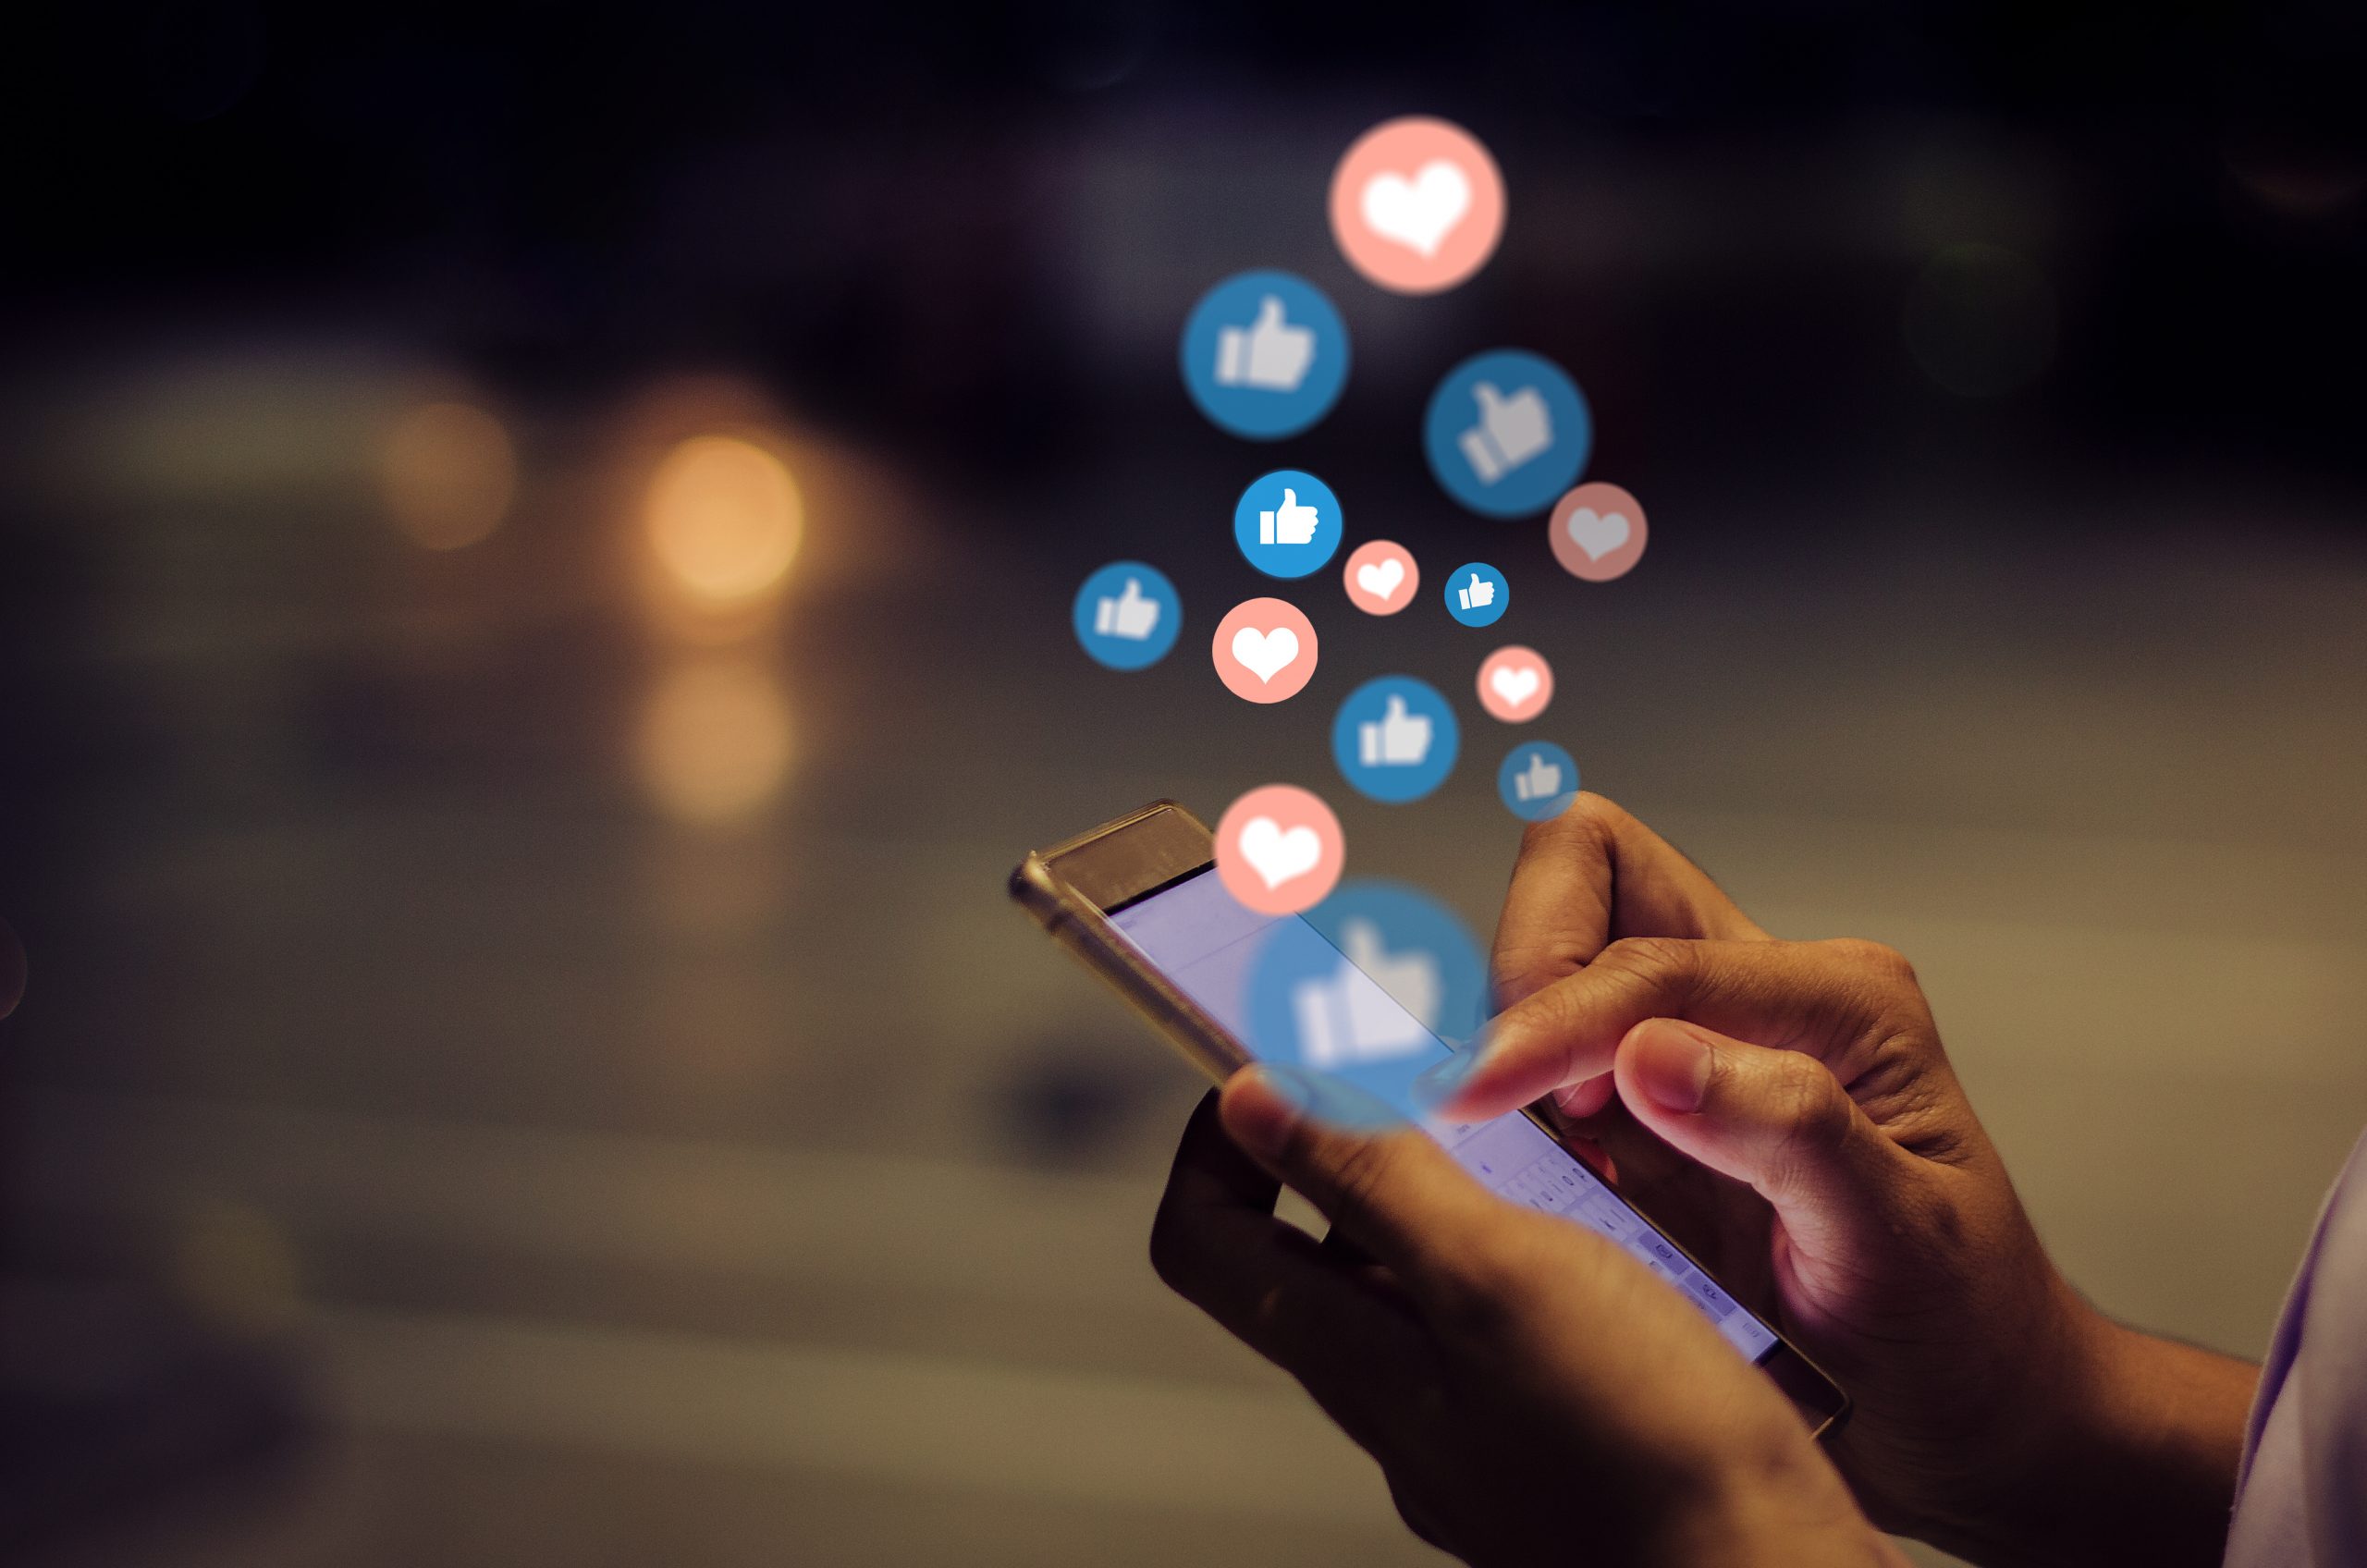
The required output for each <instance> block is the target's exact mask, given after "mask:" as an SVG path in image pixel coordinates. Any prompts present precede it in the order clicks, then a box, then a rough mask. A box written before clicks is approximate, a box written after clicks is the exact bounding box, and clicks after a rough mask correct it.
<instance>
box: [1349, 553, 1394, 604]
mask: <svg viewBox="0 0 2367 1568" xmlns="http://www.w3.org/2000/svg"><path fill="white" fill-rule="evenodd" d="M1404 581H1405V563H1404V561H1401V560H1398V559H1396V558H1395V557H1391V558H1390V559H1388V560H1385V561H1371V562H1367V564H1365V565H1363V566H1360V567H1358V568H1356V586H1357V587H1359V588H1361V589H1363V590H1364V591H1365V592H1366V593H1367V594H1371V595H1372V596H1373V597H1374V598H1376V599H1379V600H1380V601H1381V602H1382V603H1384V604H1386V603H1387V602H1388V601H1389V600H1391V599H1392V598H1394V597H1395V596H1396V594H1397V589H1398V585H1399V584H1401V583H1403V582H1404Z"/></svg>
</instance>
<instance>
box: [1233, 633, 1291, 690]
mask: <svg viewBox="0 0 2367 1568" xmlns="http://www.w3.org/2000/svg"><path fill="white" fill-rule="evenodd" d="M1233 657H1234V658H1235V659H1236V660H1238V661H1240V663H1241V664H1242V665H1244V666H1245V667H1246V668H1247V669H1248V671H1249V673H1250V674H1252V675H1254V676H1256V677H1257V679H1258V680H1266V681H1270V680H1273V679H1274V677H1276V676H1277V675H1280V674H1281V673H1282V671H1283V670H1285V669H1288V668H1290V667H1291V661H1293V660H1294V659H1295V658H1297V657H1298V633H1297V632H1295V631H1292V630H1291V629H1290V628H1289V627H1287V626H1277V627H1275V628H1274V629H1273V630H1272V631H1258V630H1257V628H1256V627H1254V626H1245V627H1243V628H1242V629H1241V630H1240V631H1236V632H1234V633H1233Z"/></svg>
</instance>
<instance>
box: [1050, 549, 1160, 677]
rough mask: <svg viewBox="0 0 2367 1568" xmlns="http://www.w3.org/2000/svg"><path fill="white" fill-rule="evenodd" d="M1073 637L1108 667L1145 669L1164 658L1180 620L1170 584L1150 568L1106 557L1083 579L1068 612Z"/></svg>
mask: <svg viewBox="0 0 2367 1568" xmlns="http://www.w3.org/2000/svg"><path fill="white" fill-rule="evenodd" d="M1069 619H1071V621H1072V622H1073V623H1074V625H1075V627H1076V640H1077V643H1079V645H1081V646H1082V647H1083V648H1084V649H1085V652H1086V653H1087V654H1089V655H1092V656H1093V658H1094V660H1095V661H1096V662H1097V663H1099V664H1104V665H1107V666H1109V667H1110V668H1111V669H1145V668H1149V667H1150V666H1152V665H1155V664H1157V663H1158V662H1159V660H1161V659H1163V658H1165V657H1166V656H1167V650H1168V649H1170V648H1172V647H1173V646H1175V633H1176V632H1177V631H1180V630H1182V627H1183V623H1184V601H1183V600H1181V599H1179V598H1177V597H1176V596H1175V584H1173V583H1172V582H1169V581H1167V574H1166V573H1165V572H1163V571H1161V570H1159V569H1158V568H1157V567H1155V566H1145V565H1143V563H1142V562H1140V561H1112V562H1110V564H1109V565H1108V566H1105V567H1103V568H1102V569H1101V570H1099V571H1097V572H1095V573H1094V574H1093V575H1092V576H1091V577H1088V578H1086V579H1085V586H1084V587H1082V588H1080V589H1078V590H1077V591H1076V605H1075V607H1074V608H1073V610H1072V611H1071V612H1070V618H1069Z"/></svg>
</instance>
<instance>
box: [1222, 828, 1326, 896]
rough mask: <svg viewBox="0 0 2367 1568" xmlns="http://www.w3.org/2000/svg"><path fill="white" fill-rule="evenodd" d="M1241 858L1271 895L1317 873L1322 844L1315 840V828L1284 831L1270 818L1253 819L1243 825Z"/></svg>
mask: <svg viewBox="0 0 2367 1568" xmlns="http://www.w3.org/2000/svg"><path fill="white" fill-rule="evenodd" d="M1236 842H1237V843H1238V844H1239V845H1240V846H1241V858H1242V859H1244V860H1245V861H1247V862H1248V863H1249V869H1250V870H1252V871H1254V872H1256V873H1257V876H1258V878H1259V879H1260V880H1261V881H1263V882H1264V883H1265V884H1266V888H1267V890H1268V891H1269V892H1270V891H1272V890H1273V889H1274V888H1279V887H1281V886H1282V884H1283V883H1285V882H1287V881H1289V880H1290V879H1291V878H1292V877H1294V876H1306V874H1307V873H1308V872H1310V871H1313V870H1314V869H1315V863H1316V862H1317V861H1319V860H1321V859H1322V858H1323V840H1322V839H1318V838H1317V837H1316V836H1315V829H1314V828H1312V827H1294V828H1292V829H1291V830H1290V831H1289V832H1287V833H1285V832H1283V831H1282V824H1281V823H1279V822H1276V821H1275V820H1274V819H1273V818H1272V817H1270V816H1253V817H1251V818H1250V819H1249V820H1248V821H1247V822H1246V823H1245V824H1243V826H1242V829H1241V837H1240V838H1239V839H1237V840H1236Z"/></svg>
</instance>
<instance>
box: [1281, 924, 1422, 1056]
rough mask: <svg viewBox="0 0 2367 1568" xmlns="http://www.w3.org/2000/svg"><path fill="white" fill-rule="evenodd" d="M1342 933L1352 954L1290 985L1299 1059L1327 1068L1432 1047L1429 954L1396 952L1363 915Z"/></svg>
mask: <svg viewBox="0 0 2367 1568" xmlns="http://www.w3.org/2000/svg"><path fill="white" fill-rule="evenodd" d="M1341 935H1342V937H1343V944H1344V946H1345V949H1346V952H1347V956H1346V958H1345V959H1344V960H1343V962H1341V964H1340V967H1339V968H1338V969H1337V970H1336V971H1334V972H1333V973H1332V974H1331V975H1330V976H1328V977H1327V976H1324V975H1320V974H1318V975H1313V976H1310V977H1309V978H1307V979H1305V980H1301V981H1299V982H1298V983H1297V984H1296V985H1294V986H1292V987H1291V1011H1292V1013H1293V1014H1294V1019H1295V1022H1296V1023H1297V1025H1298V1052H1299V1060H1301V1061H1303V1062H1305V1063H1306V1065H1307V1066H1309V1067H1311V1068H1313V1069H1315V1070H1316V1071H1317V1072H1332V1071H1336V1070H1338V1069H1340V1068H1344V1067H1355V1066H1357V1065H1359V1064H1361V1063H1365V1062H1373V1061H1388V1060H1392V1059H1394V1058H1397V1057H1403V1056H1410V1055H1412V1054H1414V1053H1415V1052H1417V1051H1419V1050H1421V1049H1422V1048H1423V1047H1425V1046H1429V1045H1432V1044H1434V1043H1435V1040H1436V1036H1434V1035H1431V1033H1430V1031H1429V1018H1433V1017H1435V1016H1436V1014H1437V1011H1438V990H1439V974H1438V966H1437V964H1435V963H1434V962H1431V960H1430V958H1429V955H1428V954H1427V953H1406V954H1404V955H1402V956H1392V954H1391V953H1390V952H1389V951H1388V949H1386V948H1385V947H1384V946H1383V945H1382V942H1381V937H1380V931H1379V930H1378V929H1376V928H1375V927H1374V926H1373V925H1370V924H1369V923H1367V922H1365V921H1361V920H1352V921H1350V922H1349V923H1348V925H1347V928H1346V929H1345V930H1344V931H1343V932H1342V933H1341ZM1409 993H1410V995H1411V998H1412V999H1410V1000H1409V999H1408V996H1409ZM1417 1003H1418V1004H1420V1005H1417ZM1426 1013H1427V1014H1428V1017H1426V1016H1425V1015H1426Z"/></svg>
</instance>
